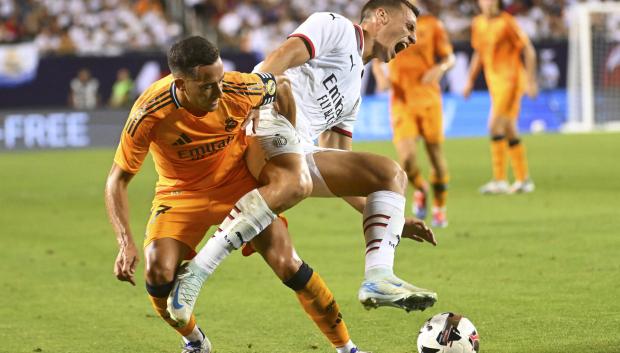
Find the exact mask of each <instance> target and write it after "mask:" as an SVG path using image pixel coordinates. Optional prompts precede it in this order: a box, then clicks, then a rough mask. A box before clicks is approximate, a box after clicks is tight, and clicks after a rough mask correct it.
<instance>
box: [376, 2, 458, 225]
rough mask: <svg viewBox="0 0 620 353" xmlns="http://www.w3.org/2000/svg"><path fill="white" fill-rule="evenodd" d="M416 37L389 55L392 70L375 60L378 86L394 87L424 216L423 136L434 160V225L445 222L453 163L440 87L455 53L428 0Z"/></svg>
mask: <svg viewBox="0 0 620 353" xmlns="http://www.w3.org/2000/svg"><path fill="white" fill-rule="evenodd" d="M420 5H422V6H421V11H422V13H423V15H421V16H419V17H418V27H417V42H416V44H415V45H412V46H410V47H409V48H407V49H405V50H403V51H402V52H401V53H399V54H398V55H397V56H396V58H394V60H392V61H390V63H389V64H388V65H389V76H388V77H386V74H385V70H384V65H383V64H381V63H380V62H379V61H377V60H374V61H373V73H374V75H375V79H376V80H377V85H378V88H379V90H381V91H383V90H387V89H389V88H391V89H392V92H391V116H392V129H393V132H394V145H395V147H396V152H397V153H398V158H399V161H400V165H401V166H402V167H403V169H404V170H405V172H407V178H408V179H409V183H410V184H411V185H412V186H413V188H414V192H413V212H414V214H415V215H416V217H418V218H420V219H424V218H425V217H426V214H427V199H428V189H429V188H428V184H427V182H426V181H425V180H424V177H423V176H422V173H421V172H420V169H419V167H418V163H417V161H416V159H417V158H416V155H417V153H416V149H417V146H416V145H417V139H418V137H422V139H423V140H424V143H425V146H426V151H427V153H428V157H429V161H430V164H431V176H430V182H431V186H432V189H433V195H434V201H433V220H432V225H433V226H435V227H446V226H447V225H448V219H447V209H446V201H447V186H448V167H447V163H446V160H445V158H444V156H443V152H442V143H443V140H444V134H443V124H442V121H443V113H442V108H441V88H440V87H439V82H440V81H441V78H442V77H443V75H444V74H445V73H446V71H448V70H449V69H450V68H451V67H452V66H454V61H455V60H454V54H453V50H452V45H451V44H450V40H449V39H448V34H447V32H446V30H445V28H444V26H443V24H442V23H441V21H440V20H439V19H438V18H437V17H435V16H433V15H431V12H430V11H427V10H432V9H431V8H430V6H433V4H432V3H431V2H429V1H424V2H421V4H420Z"/></svg>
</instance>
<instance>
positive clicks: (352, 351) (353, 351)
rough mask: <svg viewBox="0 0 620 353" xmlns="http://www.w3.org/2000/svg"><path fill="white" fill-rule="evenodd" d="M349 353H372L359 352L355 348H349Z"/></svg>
mask: <svg viewBox="0 0 620 353" xmlns="http://www.w3.org/2000/svg"><path fill="white" fill-rule="evenodd" d="M349 353H372V352H367V351H360V350H359V349H358V348H357V347H355V348H351V350H350V351H349Z"/></svg>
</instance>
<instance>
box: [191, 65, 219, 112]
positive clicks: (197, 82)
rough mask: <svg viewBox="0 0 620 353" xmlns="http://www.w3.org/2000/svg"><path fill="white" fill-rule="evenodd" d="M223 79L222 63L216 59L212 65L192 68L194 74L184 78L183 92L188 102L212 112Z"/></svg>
mask: <svg viewBox="0 0 620 353" xmlns="http://www.w3.org/2000/svg"><path fill="white" fill-rule="evenodd" d="M223 79H224V65H223V64H222V60H221V59H219V58H218V59H217V61H216V62H215V63H213V64H212V65H203V66H198V67H197V68H196V69H194V76H193V77H188V78H184V79H183V81H184V83H183V86H184V89H183V90H184V93H185V95H186V97H187V100H188V101H189V103H190V104H191V105H192V106H194V107H196V108H198V109H200V110H202V111H206V112H212V111H214V110H216V109H217V106H218V104H219V101H220V97H221V96H222V80H223Z"/></svg>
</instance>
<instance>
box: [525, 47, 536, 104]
mask: <svg viewBox="0 0 620 353" xmlns="http://www.w3.org/2000/svg"><path fill="white" fill-rule="evenodd" d="M523 54H524V59H525V60H524V61H525V72H526V74H527V87H526V93H527V95H528V96H530V97H532V98H533V97H536V96H537V95H538V81H537V78H536V71H537V69H536V49H535V48H534V45H533V44H532V42H531V41H530V40H529V38H527V36H525V46H524V47H523Z"/></svg>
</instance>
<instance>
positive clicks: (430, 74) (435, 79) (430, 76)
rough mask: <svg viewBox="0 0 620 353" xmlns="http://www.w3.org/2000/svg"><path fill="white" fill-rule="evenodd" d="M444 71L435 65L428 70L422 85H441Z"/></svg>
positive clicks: (423, 77)
mask: <svg viewBox="0 0 620 353" xmlns="http://www.w3.org/2000/svg"><path fill="white" fill-rule="evenodd" d="M443 74H444V71H443V69H442V68H441V66H440V65H435V66H433V67H431V68H430V69H428V70H427V71H426V72H425V73H424V75H423V76H422V81H421V82H422V84H424V85H430V84H433V83H439V81H441V78H442V77H443Z"/></svg>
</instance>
